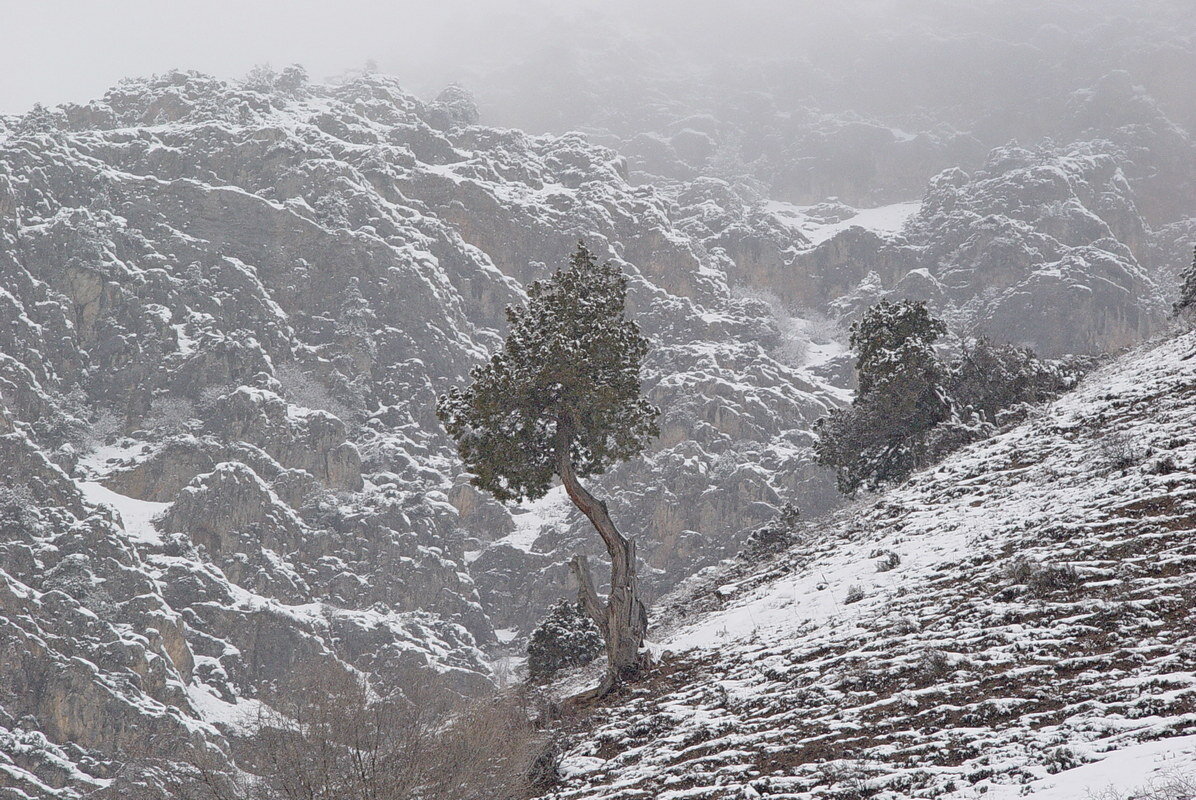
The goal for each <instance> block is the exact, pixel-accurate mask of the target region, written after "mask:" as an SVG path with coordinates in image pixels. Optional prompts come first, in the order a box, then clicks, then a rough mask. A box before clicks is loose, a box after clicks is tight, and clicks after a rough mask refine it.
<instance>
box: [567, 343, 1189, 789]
mask: <svg viewBox="0 0 1196 800" xmlns="http://www.w3.org/2000/svg"><path fill="white" fill-rule="evenodd" d="M1194 419H1196V333H1187V334H1184V335H1181V336H1178V337H1175V338H1172V339H1170V340H1167V341H1164V342H1162V343H1156V344H1153V345H1150V346H1145V347H1142V348H1139V349H1138V350H1136V351H1134V352H1132V353H1130V354H1128V355H1127V356H1125V357H1123V358H1121V359H1119V360H1118V361H1116V362H1114V363H1112V364H1110V365H1107V366H1105V367H1102V368H1101V369H1099V370H1098V371H1096V372H1095V373H1093V374H1091V375H1090V376H1089V377H1088V378H1086V379H1085V381H1084V382H1083V383H1082V384H1081V386H1080V387H1079V388H1078V389H1077V390H1075V391H1074V392H1072V393H1070V394H1068V395H1065V396H1063V397H1062V398H1060V399H1059V400H1057V401H1056V402H1055V403H1053V405H1052V406H1051V407H1050V408H1049V409H1048V410H1047V411H1046V412H1045V413H1042V414H1040V415H1038V416H1036V417H1035V418H1034V419H1032V420H1031V421H1028V422H1026V423H1024V424H1022V425H1021V426H1019V427H1017V428H1015V429H1013V430H1011V431H1009V432H1006V433H1004V434H1001V435H999V436H997V437H995V438H993V439H991V440H988V441H985V442H982V443H978V444H975V445H972V446H970V447H968V448H966V449H964V450H962V451H960V452H959V453H956V454H955V455H953V456H951V457H949V458H948V459H947V460H945V461H944V462H943V463H942V464H941V465H939V466H937V467H935V468H933V469H931V470H927V471H924V472H921V473H917V474H915V476H914V477H913V478H912V479H911V480H910V481H909V483H908V484H907V485H906V486H903V487H901V488H899V489H896V490H894V491H891V492H888V493H886V494H883V495H878V496H872V497H870V498H868V499H867V500H866V501H861V502H860V503H858V504H857V505H856V506H855V507H852V508H850V509H846V510H844V511H842V512H840V513H838V514H836V515H835V516H833V517H832V518H830V519H829V520H828V521H826V522H825V523H823V524H817V525H811V526H808V527H807V528H805V529H804V531H803V532H802V533H801V534H799V536H800V537H801V539H800V541H799V543H798V544H796V545H795V546H793V547H792V548H791V549H789V550H788V551H786V552H785V553H783V554H782V555H780V556H779V557H777V558H776V559H775V560H772V561H769V562H767V563H763V564H760V563H751V562H747V561H740V562H728V563H727V564H725V565H722V566H721V567H718V568H711V569H709V570H706V571H705V572H703V573H701V574H699V575H696V576H694V578H692V579H690V580H689V581H687V582H686V584H684V585H683V586H682V587H681V588H680V589H679V590H678V591H677V592H676V593H675V594H674V595H672V596H671V597H670V598H667V599H666V600H665V601H664V602H663V604H662V608H661V610H660V614H661V617H660V620H659V624H658V627H657V629H656V632H655V635H654V641H655V642H656V645H655V646H656V649H657V650H658V652H660V653H662V654H663V655H662V658H661V662H660V665H659V667H658V669H657V672H656V674H655V675H654V676H653V677H652V678H650V679H648V680H646V681H645V682H644V683H643V684H641V685H640V686H638V687H635V689H633V690H632V691H629V692H628V693H627V694H626V696H625V697H623V698H621V699H620V701H619V703H618V704H609V705H606V706H603V707H600V708H596V709H594V710H593V711H592V715H591V716H589V717H587V718H582V719H581V720H575V721H574V724H575V725H577V726H578V730H577V731H576V738H575V739H574V740H573V744H572V748H571V749H570V750H569V752H568V753H567V755H566V756H565V759H564V762H563V771H564V773H565V775H566V778H565V780H564V783H563V785H562V786H561V787H560V788H559V790H558V791H557V792H556V793H555V794H553V795H551V796H552V797H556V798H578V799H580V798H604V799H605V798H612V799H613V798H649V797H651V798H656V799H657V800H673V799H674V798H752V797H778V798H794V800H796V798H803V800H804V799H805V798H812V797H827V798H849V797H850V798H860V797H877V798H893V799H895V798H913V797H955V798H978V797H990V798H1014V797H1020V796H1025V795H1029V796H1035V797H1038V796H1041V797H1043V798H1047V797H1049V798H1065V797H1066V798H1079V797H1084V796H1085V793H1086V792H1088V791H1091V792H1092V793H1093V794H1094V795H1097V794H1098V793H1099V792H1102V791H1106V790H1109V788H1110V786H1112V787H1113V789H1112V790H1113V791H1118V792H1122V793H1124V794H1127V795H1128V793H1130V792H1131V791H1132V790H1134V789H1136V788H1137V787H1141V786H1147V785H1149V784H1152V783H1153V784H1160V783H1161V782H1162V781H1163V779H1164V778H1166V777H1167V775H1169V774H1173V773H1174V774H1183V773H1184V772H1185V771H1187V772H1188V773H1190V772H1192V771H1193V770H1196V538H1194V534H1196V432H1194V430H1193V427H1192V422H1193V420H1194ZM1114 436H1116V437H1126V438H1128V439H1129V440H1131V441H1133V442H1134V443H1135V445H1136V447H1135V452H1136V453H1137V456H1136V458H1135V460H1134V462H1133V463H1132V464H1126V463H1122V462H1116V463H1114V462H1110V460H1109V459H1108V458H1107V457H1106V456H1105V454H1104V452H1105V451H1104V449H1103V448H1102V442H1104V441H1105V440H1106V439H1107V438H1108V437H1114ZM1159 464H1165V465H1166V467H1165V468H1162V467H1159V466H1158V465H1159ZM890 553H892V554H897V555H898V556H899V559H898V561H897V563H896V564H893V563H892V559H891V557H890V556H889V554H890ZM849 592H853V593H855V594H857V595H858V596H857V597H855V598H854V599H855V602H851V603H848V602H847V601H848V599H849ZM1110 796H1115V795H1110Z"/></svg>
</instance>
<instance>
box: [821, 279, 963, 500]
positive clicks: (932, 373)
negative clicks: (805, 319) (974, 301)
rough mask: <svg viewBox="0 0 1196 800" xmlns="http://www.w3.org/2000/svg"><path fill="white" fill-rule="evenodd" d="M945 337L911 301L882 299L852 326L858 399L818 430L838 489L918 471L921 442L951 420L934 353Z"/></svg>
mask: <svg viewBox="0 0 1196 800" xmlns="http://www.w3.org/2000/svg"><path fill="white" fill-rule="evenodd" d="M945 331H946V327H945V326H944V325H943V323H942V322H940V321H939V320H937V319H934V318H933V317H931V316H930V314H929V312H928V311H927V310H926V305H925V303H914V302H910V301H908V300H905V301H901V302H899V303H890V302H889V301H887V300H883V301H881V302H880V303H879V304H877V305H875V306H873V307H872V308H870V309H868V311H866V312H865V313H864V316H863V318H862V319H861V320H860V321H858V322H856V323H854V324H853V325H852V326H851V347H852V349H853V350H855V352H856V356H857V358H856V370H857V372H858V374H859V390H858V392H857V394H856V399H855V401H854V402H853V403H852V406H851V408H847V409H842V410H838V411H833V412H831V414H830V415H829V416H827V417H824V418H823V419H821V420H819V421H818V425H817V427H816V429H815V431H816V433H817V434H818V442H817V444H816V445H815V450H816V453H817V456H818V461H819V463H821V464H823V465H825V466H828V467H831V468H832V469H834V470H835V473H836V477H837V479H838V484H839V489H840V491H842V492H844V493H845V494H854V493H855V492H856V491H857V490H858V489H859V488H860V487H861V486H867V487H871V488H875V487H876V486H878V485H880V484H881V483H886V482H892V481H900V480H903V479H904V478H905V477H906V476H907V475H909V473H910V472H912V471H913V470H914V469H916V468H917V467H918V466H920V464H921V461H920V459H921V457H922V455H923V448H920V447H919V446H918V444H919V441H920V440H923V439H924V437H925V435H926V433H927V432H928V431H930V430H931V429H932V428H934V426H935V425H937V424H939V423H940V422H942V421H943V420H945V419H947V417H948V416H949V414H950V406H949V403H948V401H947V397H946V393H945V388H944V384H945V381H946V372H945V370H944V369H943V367H942V365H941V364H940V363H939V361H938V358H937V357H936V356H935V353H934V341H935V340H936V339H938V337H939V336H940V335H942V334H943V333H944V332H945Z"/></svg>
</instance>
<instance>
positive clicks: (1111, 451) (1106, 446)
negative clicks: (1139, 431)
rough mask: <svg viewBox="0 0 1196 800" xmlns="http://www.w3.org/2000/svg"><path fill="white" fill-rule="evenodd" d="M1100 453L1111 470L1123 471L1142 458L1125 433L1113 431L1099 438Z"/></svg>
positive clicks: (1136, 446) (1134, 443) (1133, 442)
mask: <svg viewBox="0 0 1196 800" xmlns="http://www.w3.org/2000/svg"><path fill="white" fill-rule="evenodd" d="M1100 454H1101V458H1102V459H1103V460H1104V462H1105V465H1106V466H1107V467H1108V468H1109V469H1110V470H1112V471H1114V472H1117V471H1124V470H1127V469H1129V468H1130V467H1132V466H1134V465H1135V464H1137V463H1138V462H1139V461H1141V460H1142V457H1143V453H1142V452H1141V448H1139V447H1138V445H1137V443H1136V442H1135V441H1134V440H1133V439H1132V438H1131V437H1130V436H1128V435H1127V434H1125V433H1122V432H1120V431H1113V432H1111V433H1109V434H1107V435H1106V436H1104V437H1103V438H1102V439H1101V440H1100Z"/></svg>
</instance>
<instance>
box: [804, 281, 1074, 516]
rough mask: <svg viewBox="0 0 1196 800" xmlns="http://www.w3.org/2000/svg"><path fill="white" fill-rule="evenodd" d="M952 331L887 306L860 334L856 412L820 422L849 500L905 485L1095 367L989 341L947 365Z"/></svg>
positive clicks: (917, 306) (822, 441) (855, 337)
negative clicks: (939, 345) (944, 355)
mask: <svg viewBox="0 0 1196 800" xmlns="http://www.w3.org/2000/svg"><path fill="white" fill-rule="evenodd" d="M946 330H947V329H946V326H945V325H944V324H943V323H942V322H941V321H940V320H937V319H935V318H934V317H932V316H931V315H930V313H929V312H928V311H927V309H926V304H925V303H921V302H918V303H915V302H911V301H908V300H906V301H902V302H900V303H890V302H888V301H881V302H880V303H878V304H877V305H875V306H873V307H872V308H870V309H868V311H867V312H866V313H865V314H864V316H863V317H862V318H861V319H860V320H859V321H858V322H856V323H854V324H853V325H852V326H851V339H850V342H851V348H852V350H854V351H855V353H856V373H857V375H858V376H859V391H858V393H857V394H856V398H855V400H854V401H853V403H852V405H851V407H850V408H847V409H840V410H837V411H833V412H831V414H830V415H829V416H827V417H824V418H823V419H821V420H819V422H818V425H817V428H816V431H817V434H818V442H817V444H816V446H815V450H816V453H817V455H818V461H819V463H821V464H823V465H824V466H827V467H830V468H831V469H834V470H835V473H836V477H837V479H838V483H839V489H840V490H841V491H842V492H844V493H845V494H848V495H852V494H854V493H855V492H856V491H858V490H859V489H860V488H867V489H877V488H879V487H880V486H881V485H883V484H890V483H899V482H901V481H903V480H905V479H906V478H907V477H909V475H910V473H911V472H913V471H914V470H915V469H919V468H922V467H926V466H929V465H930V464H933V463H936V462H938V461H939V460H941V459H942V458H944V457H945V456H947V455H948V454H950V453H952V452H954V451H955V450H958V449H959V448H961V447H963V446H965V445H968V444H971V443H972V442H975V441H979V440H981V439H984V438H987V437H988V436H991V435H993V434H994V433H996V432H997V431H998V430H999V429H1000V428H1002V427H1005V426H1008V425H1012V424H1014V423H1016V422H1019V421H1020V420H1022V419H1024V418H1025V417H1026V416H1027V415H1028V414H1029V412H1030V410H1031V409H1032V408H1033V407H1034V405H1035V404H1038V403H1042V402H1043V401H1045V400H1048V399H1050V398H1052V397H1055V396H1057V395H1058V394H1060V393H1061V392H1063V391H1064V390H1066V389H1069V388H1071V387H1072V386H1074V385H1075V384H1076V383H1077V381H1078V379H1079V376H1080V375H1081V374H1082V373H1083V371H1084V370H1085V368H1086V366H1087V364H1086V363H1084V362H1080V361H1076V362H1074V363H1072V362H1068V363H1063V362H1047V361H1042V360H1041V359H1039V358H1038V357H1037V356H1035V355H1034V353H1033V352H1031V351H1030V350H1027V349H1025V348H1019V347H1014V346H1013V345H1008V344H996V343H993V342H991V341H989V340H987V339H984V338H981V339H977V340H974V341H971V342H968V343H965V344H964V346H963V350H962V354H961V356H960V357H959V359H957V360H956V361H954V362H952V363H949V364H948V363H944V362H943V361H941V360H940V359H939V357H938V355H937V354H936V352H935V350H934V343H935V341H936V340H937V339H938V338H939V337H940V336H941V335H942V334H944V333H946Z"/></svg>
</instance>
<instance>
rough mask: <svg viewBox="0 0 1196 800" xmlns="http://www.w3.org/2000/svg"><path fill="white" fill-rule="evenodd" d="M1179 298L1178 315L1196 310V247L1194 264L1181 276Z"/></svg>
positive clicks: (1176, 309)
mask: <svg viewBox="0 0 1196 800" xmlns="http://www.w3.org/2000/svg"><path fill="white" fill-rule="evenodd" d="M1180 281H1181V283H1180V287H1179V300H1177V301H1175V305H1174V307H1173V308H1174V311H1175V315H1176V316H1180V315H1182V314H1191V313H1192V312H1193V311H1196V248H1193V249H1192V266H1190V267H1188V268H1187V269H1186V270H1184V274H1183V275H1181V276H1180Z"/></svg>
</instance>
